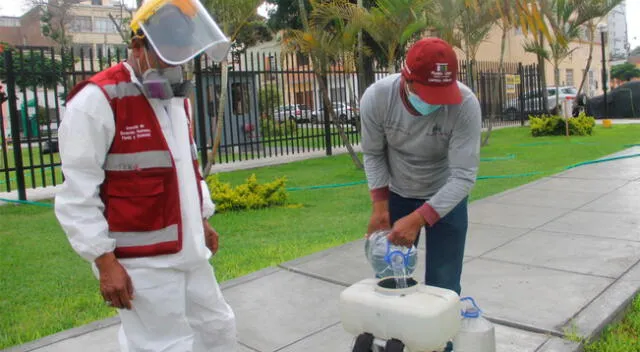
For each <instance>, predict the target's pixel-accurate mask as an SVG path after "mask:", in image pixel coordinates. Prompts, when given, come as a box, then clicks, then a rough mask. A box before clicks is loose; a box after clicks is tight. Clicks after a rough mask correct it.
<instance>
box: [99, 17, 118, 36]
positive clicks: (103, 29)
mask: <svg viewBox="0 0 640 352" xmlns="http://www.w3.org/2000/svg"><path fill="white" fill-rule="evenodd" d="M93 31H94V32H96V33H117V32H118V30H117V29H116V26H115V24H113V21H111V19H109V18H100V17H96V18H94V22H93Z"/></svg>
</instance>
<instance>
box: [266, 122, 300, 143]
mask: <svg viewBox="0 0 640 352" xmlns="http://www.w3.org/2000/svg"><path fill="white" fill-rule="evenodd" d="M260 133H261V134H262V137H264V138H270V137H283V136H294V135H296V134H297V133H298V125H297V124H296V122H295V121H294V120H287V121H282V122H276V121H275V120H274V119H273V118H271V117H267V118H263V119H260Z"/></svg>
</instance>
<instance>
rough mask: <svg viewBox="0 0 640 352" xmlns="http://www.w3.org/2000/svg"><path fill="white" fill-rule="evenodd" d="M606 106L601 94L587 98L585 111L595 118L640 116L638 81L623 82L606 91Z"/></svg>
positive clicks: (639, 82)
mask: <svg viewBox="0 0 640 352" xmlns="http://www.w3.org/2000/svg"><path fill="white" fill-rule="evenodd" d="M607 107H608V109H605V105H604V94H602V95H598V96H595V97H592V98H589V99H587V102H586V107H585V112H586V114H587V115H588V116H593V117H595V118H603V117H606V118H625V117H626V118H628V117H640V81H633V82H627V83H624V84H622V85H620V86H618V87H616V88H614V89H612V90H611V91H610V92H608V93H607Z"/></svg>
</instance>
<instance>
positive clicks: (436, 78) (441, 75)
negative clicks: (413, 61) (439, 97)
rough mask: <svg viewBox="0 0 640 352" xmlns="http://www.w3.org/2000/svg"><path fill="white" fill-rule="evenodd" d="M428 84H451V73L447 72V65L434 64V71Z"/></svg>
mask: <svg viewBox="0 0 640 352" xmlns="http://www.w3.org/2000/svg"><path fill="white" fill-rule="evenodd" d="M427 81H428V82H429V83H451V82H452V81H453V77H452V72H451V71H449V64H448V63H442V62H439V63H436V69H435V71H431V77H429V79H428V80H427Z"/></svg>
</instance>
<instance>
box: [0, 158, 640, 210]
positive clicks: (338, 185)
mask: <svg viewBox="0 0 640 352" xmlns="http://www.w3.org/2000/svg"><path fill="white" fill-rule="evenodd" d="M639 156H640V153H638V154H630V155H622V156H614V157H609V158H603V159H597V160H590V161H584V162H581V163H577V164H573V165H569V166H567V167H565V168H564V169H565V170H569V169H573V168H576V167H578V166H583V165H591V164H599V163H604V162H609V161H615V160H621V159H629V158H636V157H639ZM544 173H545V172H542V171H535V172H528V173H523V174H510V175H495V176H478V177H477V178H476V179H477V180H495V179H508V178H520V177H529V176H535V175H541V174H544ZM366 183H367V181H365V180H362V181H355V182H347V183H335V184H328V185H317V186H306V187H289V188H287V189H286V190H287V191H304V190H312V189H328V188H339V187H349V186H356V185H362V184H366ZM0 202H6V203H16V204H28V205H37V206H41V207H48V208H53V204H50V203H38V202H31V201H27V200H14V199H4V198H0Z"/></svg>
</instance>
